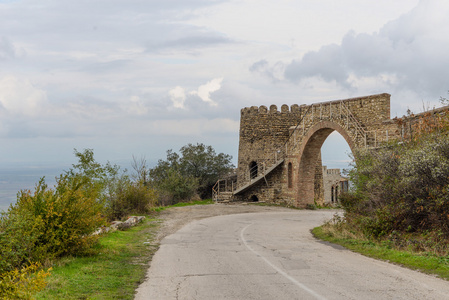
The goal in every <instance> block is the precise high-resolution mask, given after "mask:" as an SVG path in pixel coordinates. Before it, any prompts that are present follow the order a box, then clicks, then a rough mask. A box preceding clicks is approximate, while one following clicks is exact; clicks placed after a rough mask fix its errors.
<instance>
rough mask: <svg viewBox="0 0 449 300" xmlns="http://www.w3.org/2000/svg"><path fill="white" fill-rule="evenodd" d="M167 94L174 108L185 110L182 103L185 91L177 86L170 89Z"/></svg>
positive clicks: (184, 99) (184, 98)
mask: <svg viewBox="0 0 449 300" xmlns="http://www.w3.org/2000/svg"><path fill="white" fill-rule="evenodd" d="M168 94H169V96H170V100H171V101H172V102H173V107H174V108H181V109H184V108H185V106H184V102H185V101H186V91H185V90H184V89H183V88H182V87H180V86H177V87H175V88H173V89H171V90H170V91H169V92H168Z"/></svg>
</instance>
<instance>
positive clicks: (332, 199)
mask: <svg viewBox="0 0 449 300" xmlns="http://www.w3.org/2000/svg"><path fill="white" fill-rule="evenodd" d="M331 202H332V203H334V187H332V188H331Z"/></svg>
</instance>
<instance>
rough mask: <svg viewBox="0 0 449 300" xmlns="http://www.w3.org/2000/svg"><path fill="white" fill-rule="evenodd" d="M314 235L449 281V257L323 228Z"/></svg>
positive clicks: (315, 230)
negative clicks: (334, 232)
mask: <svg viewBox="0 0 449 300" xmlns="http://www.w3.org/2000/svg"><path fill="white" fill-rule="evenodd" d="M312 234H313V235H314V236H315V237H316V238H319V239H321V240H324V241H327V242H330V243H334V244H338V245H341V246H343V247H345V248H348V249H350V250H352V251H354V252H357V253H360V254H362V255H365V256H368V257H372V258H376V259H381V260H385V261H388V262H391V263H395V264H398V265H401V266H404V267H407V268H409V269H413V270H418V271H421V272H423V273H427V274H433V275H437V276H439V277H440V278H443V279H446V280H449V257H441V256H437V255H434V254H429V253H413V252H409V251H403V250H397V249H393V248H392V247H391V246H389V245H387V244H385V243H384V244H382V243H381V242H380V243H376V242H373V241H366V240H358V239H353V238H340V237H335V236H333V235H332V234H329V233H327V232H325V231H324V230H323V226H320V227H315V228H314V229H313V230H312Z"/></svg>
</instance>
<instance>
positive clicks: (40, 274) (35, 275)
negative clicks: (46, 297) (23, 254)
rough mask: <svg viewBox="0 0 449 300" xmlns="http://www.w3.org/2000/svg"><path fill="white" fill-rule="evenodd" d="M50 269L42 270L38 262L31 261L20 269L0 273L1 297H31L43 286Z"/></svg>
mask: <svg viewBox="0 0 449 300" xmlns="http://www.w3.org/2000/svg"><path fill="white" fill-rule="evenodd" d="M50 271H51V269H48V270H47V271H44V270H42V269H40V265H39V264H36V263H32V264H30V265H28V266H23V267H22V268H21V269H13V270H11V271H9V272H4V273H0V297H1V299H32V295H33V294H35V293H37V292H39V291H41V290H43V289H44V288H45V286H46V282H45V278H46V277H47V276H49V275H50Z"/></svg>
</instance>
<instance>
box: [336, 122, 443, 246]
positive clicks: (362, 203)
mask: <svg viewBox="0 0 449 300" xmlns="http://www.w3.org/2000/svg"><path fill="white" fill-rule="evenodd" d="M354 157H355V161H356V165H355V167H354V168H353V169H352V170H351V171H350V174H349V176H350V180H351V181H352V183H353V189H352V190H351V192H350V193H347V194H343V195H341V197H340V201H341V205H342V207H343V208H344V210H345V219H346V222H348V224H350V225H351V226H353V227H354V228H358V229H359V230H361V231H362V232H363V233H364V234H365V236H367V237H373V238H385V239H391V240H394V241H395V243H396V241H399V240H400V239H404V237H405V236H406V235H408V234H418V235H422V234H424V233H428V232H435V231H436V230H438V232H439V234H430V235H429V234H427V237H428V238H430V239H431V240H432V243H433V245H434V246H435V247H436V248H438V249H439V250H438V251H439V252H441V253H449V244H448V241H449V136H448V135H447V133H445V131H434V132H432V133H428V134H427V135H421V136H420V137H419V139H417V140H414V141H412V142H409V143H404V144H391V145H389V146H387V147H385V148H382V149H377V150H371V151H366V150H363V151H359V152H356V153H355V154H354ZM397 244H398V245H403V246H404V245H405V246H407V247H412V248H415V249H420V248H423V246H422V245H424V244H423V241H422V240H419V241H416V243H415V244H414V245H412V244H407V243H401V242H398V243H397ZM418 244H419V245H421V246H417V245H418ZM427 246H428V245H427ZM427 246H425V248H426V247H427Z"/></svg>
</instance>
